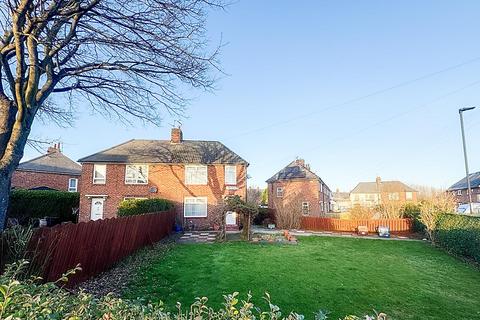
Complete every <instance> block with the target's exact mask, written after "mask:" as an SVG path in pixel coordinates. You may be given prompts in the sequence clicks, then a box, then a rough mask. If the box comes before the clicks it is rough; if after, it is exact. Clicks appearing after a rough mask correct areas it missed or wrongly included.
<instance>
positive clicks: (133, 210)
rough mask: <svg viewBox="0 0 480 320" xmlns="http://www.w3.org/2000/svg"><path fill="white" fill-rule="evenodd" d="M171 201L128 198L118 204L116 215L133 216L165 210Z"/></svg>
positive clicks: (171, 204) (171, 205) (169, 206)
mask: <svg viewBox="0 0 480 320" xmlns="http://www.w3.org/2000/svg"><path fill="white" fill-rule="evenodd" d="M171 208H173V203H171V202H170V201H168V200H165V199H128V200H123V201H122V202H121V203H120V205H119V206H118V212H117V214H118V216H120V217H124V216H135V215H139V214H144V213H152V212H160V211H167V210H170V209H171Z"/></svg>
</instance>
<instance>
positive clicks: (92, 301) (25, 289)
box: [0, 261, 386, 320]
mask: <svg viewBox="0 0 480 320" xmlns="http://www.w3.org/2000/svg"><path fill="white" fill-rule="evenodd" d="M26 264H27V263H26V262H24V261H23V262H20V263H18V264H15V265H11V266H10V267H9V268H8V269H7V271H6V272H5V273H4V274H3V275H1V276H0V319H12V320H13V319H71V320H77V319H78V320H79V319H82V320H89V319H92V320H93V319H95V320H96V319H117V320H123V319H125V320H126V319H143V320H154V319H162V320H190V319H204V320H254V319H262V320H282V319H286V320H303V319H304V317H303V316H302V315H299V314H297V313H294V312H291V313H290V314H288V315H287V316H284V315H283V314H282V313H281V311H280V308H279V307H278V306H276V305H274V304H273V303H272V302H271V301H270V296H269V295H268V294H266V297H265V299H266V301H267V303H268V306H269V309H267V310H264V311H262V310H260V309H259V308H258V307H256V306H255V305H254V304H253V303H252V302H251V295H250V294H248V295H247V297H246V299H245V300H240V299H239V297H238V293H236V292H235V293H233V294H229V295H224V299H225V303H224V306H223V307H222V308H221V309H219V310H214V309H212V308H211V307H208V305H207V302H208V299H207V298H205V297H203V298H197V299H196V300H195V302H194V303H193V304H192V305H191V306H187V307H186V308H185V307H183V306H181V305H180V304H177V306H176V311H175V312H171V313H170V312H167V311H165V309H164V307H163V304H162V303H161V302H160V301H159V302H155V303H145V302H144V301H142V300H140V299H137V300H124V299H119V298H116V297H114V296H113V295H111V294H108V295H106V296H104V297H101V298H94V297H92V295H90V294H87V293H85V292H83V291H80V292H79V293H76V294H72V293H70V292H68V291H66V290H63V289H61V288H59V287H58V286H57V285H56V283H45V284H37V283H36V281H35V279H30V280H23V281H22V280H19V274H20V273H21V272H22V270H23V268H25V266H26ZM73 272H74V271H72V272H69V273H67V274H66V275H65V276H64V277H62V279H60V280H59V281H57V284H60V283H61V282H62V281H66V280H67V279H68V275H69V274H71V273H73ZM326 315H327V313H326V312H324V311H320V312H318V313H317V314H315V319H317V320H324V319H327V316H326ZM344 319H351V320H353V319H360V318H358V317H355V316H347V317H345V318H344ZM362 319H372V320H373V319H386V316H385V315H384V314H378V315H376V316H374V317H364V318H362Z"/></svg>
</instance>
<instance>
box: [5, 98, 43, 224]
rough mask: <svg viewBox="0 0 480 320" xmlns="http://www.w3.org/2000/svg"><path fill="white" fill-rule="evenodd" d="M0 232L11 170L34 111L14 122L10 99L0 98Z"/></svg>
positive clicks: (28, 133) (23, 144) (18, 159)
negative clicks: (20, 120) (21, 119)
mask: <svg viewBox="0 0 480 320" xmlns="http://www.w3.org/2000/svg"><path fill="white" fill-rule="evenodd" d="M0 110H1V111H0V232H1V231H3V230H4V229H5V223H6V218H7V209H8V202H9V198H10V187H11V179H12V176H13V172H14V171H15V169H16V168H17V166H18V163H19V162H20V160H21V159H22V157H23V151H24V148H25V145H26V143H27V138H28V136H29V135H30V128H31V125H32V122H33V118H34V115H35V114H34V113H32V112H27V114H26V117H25V119H24V120H23V122H16V114H17V112H16V108H15V106H14V104H13V102H12V101H9V100H8V99H5V98H4V99H0Z"/></svg>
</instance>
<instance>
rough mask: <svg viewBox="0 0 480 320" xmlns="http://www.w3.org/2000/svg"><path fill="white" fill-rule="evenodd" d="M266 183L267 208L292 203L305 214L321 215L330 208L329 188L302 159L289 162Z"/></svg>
mask: <svg viewBox="0 0 480 320" xmlns="http://www.w3.org/2000/svg"><path fill="white" fill-rule="evenodd" d="M267 183H268V207H269V208H272V209H275V208H278V206H282V207H285V206H288V205H294V206H298V209H299V210H301V212H302V213H303V214H306V215H321V214H325V213H327V212H329V211H330V209H331V208H330V203H331V194H332V193H331V191H330V188H329V187H328V186H327V185H326V184H325V182H323V180H322V179H321V178H320V177H319V176H317V175H316V174H315V173H314V172H313V171H312V170H311V169H310V166H309V165H308V164H305V160H303V159H297V160H295V161H293V162H291V163H290V164H288V165H287V166H286V167H285V168H283V169H282V170H280V171H279V172H277V173H276V174H275V175H274V176H273V177H271V178H270V179H268V180H267Z"/></svg>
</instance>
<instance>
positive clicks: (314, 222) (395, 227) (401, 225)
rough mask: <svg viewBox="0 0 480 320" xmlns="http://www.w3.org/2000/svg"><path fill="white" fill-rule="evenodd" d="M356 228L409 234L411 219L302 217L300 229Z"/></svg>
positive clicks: (411, 225)
mask: <svg viewBox="0 0 480 320" xmlns="http://www.w3.org/2000/svg"><path fill="white" fill-rule="evenodd" d="M358 226H367V227H368V231H369V232H376V231H377V228H378V227H379V226H387V227H389V228H390V232H391V233H410V232H412V229H413V220H411V219H364V220H350V219H334V218H323V217H302V221H301V229H303V230H311V231H333V232H354V231H356V229H357V227H358Z"/></svg>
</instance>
